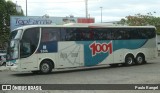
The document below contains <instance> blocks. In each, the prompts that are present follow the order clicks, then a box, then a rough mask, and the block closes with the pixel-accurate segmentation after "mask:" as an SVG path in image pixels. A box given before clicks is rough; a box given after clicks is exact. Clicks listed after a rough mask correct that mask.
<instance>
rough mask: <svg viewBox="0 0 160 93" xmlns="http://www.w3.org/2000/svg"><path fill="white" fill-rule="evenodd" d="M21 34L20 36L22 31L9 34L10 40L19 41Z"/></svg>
mask: <svg viewBox="0 0 160 93" xmlns="http://www.w3.org/2000/svg"><path fill="white" fill-rule="evenodd" d="M21 34H22V30H21V29H19V30H15V31H12V32H11V34H10V40H12V39H20V38H21Z"/></svg>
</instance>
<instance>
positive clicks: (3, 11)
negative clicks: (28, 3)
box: [0, 0, 24, 48]
mask: <svg viewBox="0 0 160 93" xmlns="http://www.w3.org/2000/svg"><path fill="white" fill-rule="evenodd" d="M11 15H21V16H23V15H24V14H23V11H22V12H21V13H18V12H17V10H16V4H15V3H13V2H12V1H5V0H0V48H4V47H5V45H6V42H7V41H8V38H9V34H10V16H11Z"/></svg>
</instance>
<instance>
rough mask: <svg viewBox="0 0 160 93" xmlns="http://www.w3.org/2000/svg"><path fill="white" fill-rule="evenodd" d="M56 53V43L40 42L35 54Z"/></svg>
mask: <svg viewBox="0 0 160 93" xmlns="http://www.w3.org/2000/svg"><path fill="white" fill-rule="evenodd" d="M57 51H58V42H57V41H48V42H41V43H40V45H39V48H38V50H37V53H54V52H57Z"/></svg>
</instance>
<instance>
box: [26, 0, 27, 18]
mask: <svg viewBox="0 0 160 93" xmlns="http://www.w3.org/2000/svg"><path fill="white" fill-rule="evenodd" d="M26 16H27V0H26Z"/></svg>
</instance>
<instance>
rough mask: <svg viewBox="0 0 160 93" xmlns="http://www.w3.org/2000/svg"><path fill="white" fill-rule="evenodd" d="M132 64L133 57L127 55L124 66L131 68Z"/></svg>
mask: <svg viewBox="0 0 160 93" xmlns="http://www.w3.org/2000/svg"><path fill="white" fill-rule="evenodd" d="M133 64H134V56H133V55H131V54H129V55H127V56H126V57H125V66H132V65H133Z"/></svg>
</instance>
